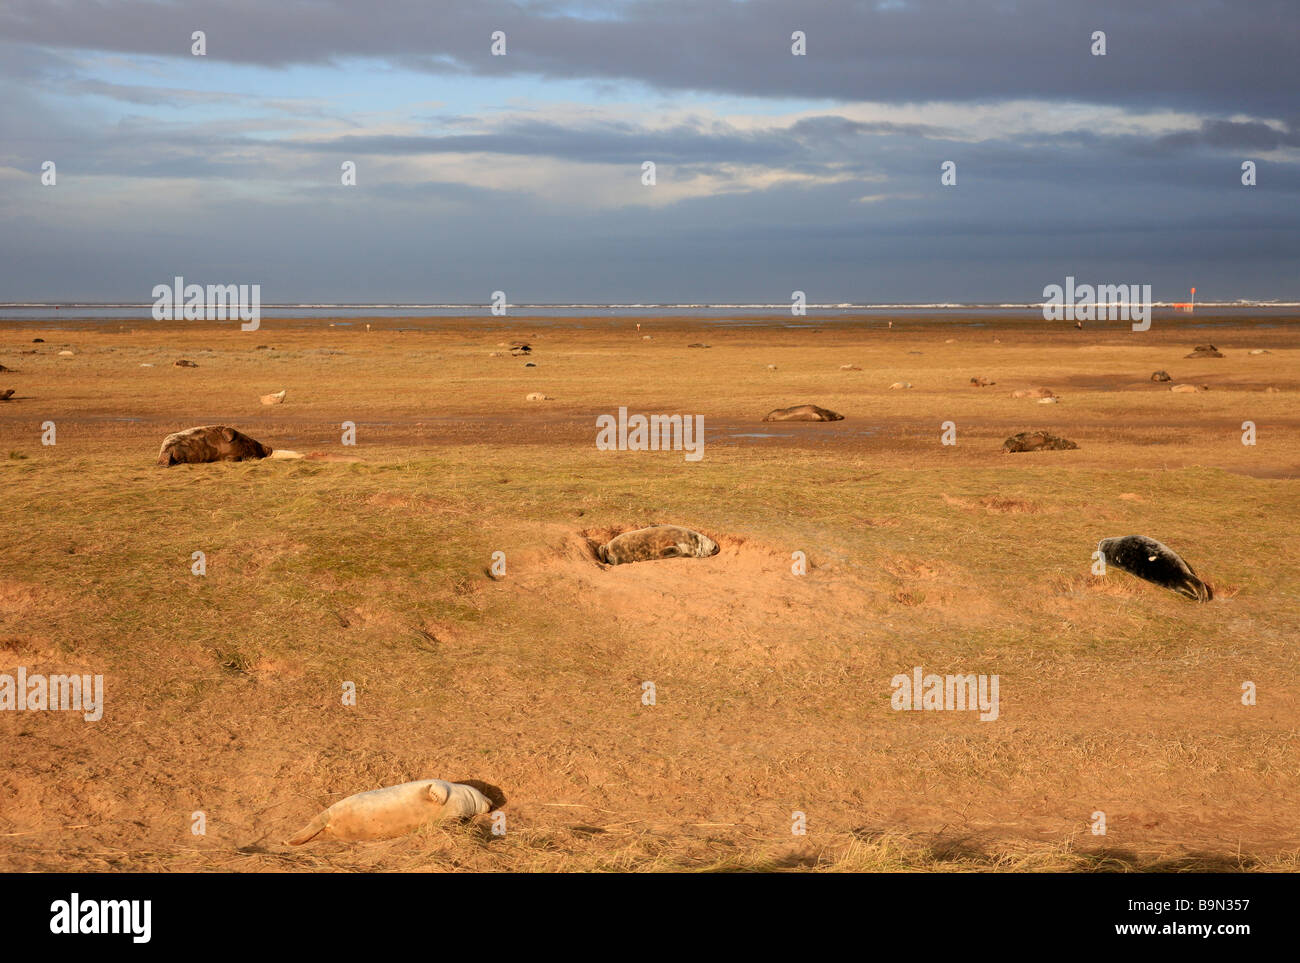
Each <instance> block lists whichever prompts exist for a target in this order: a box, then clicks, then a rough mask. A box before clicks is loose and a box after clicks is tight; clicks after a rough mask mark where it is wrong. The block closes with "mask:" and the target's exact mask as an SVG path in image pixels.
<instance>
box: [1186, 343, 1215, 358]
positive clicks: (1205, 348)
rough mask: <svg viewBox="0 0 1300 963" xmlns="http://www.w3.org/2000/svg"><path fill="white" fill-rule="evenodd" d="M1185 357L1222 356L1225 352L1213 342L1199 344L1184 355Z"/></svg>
mask: <svg viewBox="0 0 1300 963" xmlns="http://www.w3.org/2000/svg"><path fill="white" fill-rule="evenodd" d="M1183 357H1184V358H1222V357H1223V352H1222V351H1220V350H1219V349H1218V348H1216V347H1215V346H1214V345H1212V344H1198V345H1197V346H1196V347H1195V348H1193V349H1192V353H1191V354H1187V355H1183Z"/></svg>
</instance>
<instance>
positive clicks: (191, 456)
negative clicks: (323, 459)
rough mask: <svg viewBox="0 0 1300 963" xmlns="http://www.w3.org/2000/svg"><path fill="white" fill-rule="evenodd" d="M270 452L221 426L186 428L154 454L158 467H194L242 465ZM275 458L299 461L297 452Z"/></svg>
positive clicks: (169, 438) (251, 440) (265, 456)
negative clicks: (224, 463) (212, 463)
mask: <svg viewBox="0 0 1300 963" xmlns="http://www.w3.org/2000/svg"><path fill="white" fill-rule="evenodd" d="M273 451H274V449H272V448H270V447H268V446H267V445H264V444H262V443H261V442H260V441H255V440H254V439H252V438H249V437H248V436H247V435H246V434H244V433H243V432H242V431H236V430H235V429H234V428H227V427H226V426H225V425H205V426H203V427H202V428H186V429H185V430H184V431H177V432H174V433H172V434H170V435H168V436H167V437H166V438H164V439H163V443H162V450H160V451H159V452H158V464H160V465H163V466H164V467H166V466H168V465H181V464H197V463H201V462H209V461H245V460H247V459H252V458H269V457H271V455H272V452H273ZM275 456H276V457H279V458H294V457H299V458H300V457H302V456H301V455H298V453H297V452H292V451H286V452H275Z"/></svg>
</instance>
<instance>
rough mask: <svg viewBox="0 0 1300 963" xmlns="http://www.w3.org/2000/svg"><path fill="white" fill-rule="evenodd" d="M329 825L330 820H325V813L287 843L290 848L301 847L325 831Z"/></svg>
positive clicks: (291, 837)
mask: <svg viewBox="0 0 1300 963" xmlns="http://www.w3.org/2000/svg"><path fill="white" fill-rule="evenodd" d="M328 825H329V820H328V819H326V818H325V813H320V814H319V815H317V816H316V818H315V819H313V820H312V821H311V822H309V823H308V824H307V825H306V826H304V827H303V828H302V829H300V830H298V832H296V833H295V834H294V835H292V836H290V837H289V838H288V839H287V840H285V842H286V843H287V844H288V845H290V846H301V845H302V844H303V843H309V842H311V841H312V840H313V839H315V838H316V837H317V836H319V835H320V834H321V833H323V832H324V831H325V827H326V826H328Z"/></svg>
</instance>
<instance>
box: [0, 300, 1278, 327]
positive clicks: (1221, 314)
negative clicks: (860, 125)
mask: <svg viewBox="0 0 1300 963" xmlns="http://www.w3.org/2000/svg"><path fill="white" fill-rule="evenodd" d="M152 309H153V305H152V303H149V304H120V303H119V304H112V303H71V302H70V303H67V304H57V305H56V304H52V303H45V304H40V303H30V302H29V303H19V302H7V303H0V322H3V321H24V322H54V323H58V322H64V321H136V322H140V323H149V322H153V314H152ZM1196 313H1197V314H1201V315H1212V316H1213V317H1215V318H1217V319H1223V318H1242V319H1246V318H1258V319H1264V318H1277V317H1285V316H1297V315H1300V302H1296V301H1287V302H1279V301H1223V302H1212V301H1207V302H1203V303H1198V304H1197V305H1196ZM1153 315H1154V316H1155V317H1162V316H1164V317H1171V316H1176V317H1178V318H1179V319H1180V320H1184V321H1187V322H1191V321H1193V318H1194V317H1195V316H1194V315H1191V316H1189V315H1187V314H1181V313H1176V312H1175V311H1174V309H1173V305H1172V304H1171V303H1170V302H1160V301H1157V302H1155V303H1154V304H1153ZM1041 316H1042V305H1041V304H1033V303H1018V304H809V305H808V306H807V314H806V315H803V316H792V315H791V313H790V304H789V303H788V302H787V303H783V304H515V305H510V306H509V307H508V309H507V314H506V315H504V316H495V315H493V314H492V312H491V310H490V309H489V307H488V305H486V304H264V305H262V309H261V317H262V319H263V320H266V319H274V318H294V319H328V320H330V321H333V322H336V323H339V324H355V323H364V322H366V321H371V320H379V319H382V318H409V319H420V318H428V319H434V318H463V319H465V320H467V321H485V322H493V323H509V322H510V321H511V320H512V319H513V320H531V321H545V320H547V319H554V320H560V319H589V320H591V321H592V322H597V323H598V322H599V321H601V320H608V321H615V320H619V319H633V318H696V319H699V320H701V321H703V322H706V323H711V324H771V323H774V322H785V323H786V324H789V325H791V326H802V325H809V324H812V325H817V324H827V323H834V322H837V321H839V322H854V321H858V322H860V321H886V320H890V319H892V318H908V319H909V320H931V321H968V322H970V321H979V320H981V319H988V318H1013V319H1014V318H1023V319H1025V320H1029V319H1032V318H1035V317H1041ZM213 323H221V322H213Z"/></svg>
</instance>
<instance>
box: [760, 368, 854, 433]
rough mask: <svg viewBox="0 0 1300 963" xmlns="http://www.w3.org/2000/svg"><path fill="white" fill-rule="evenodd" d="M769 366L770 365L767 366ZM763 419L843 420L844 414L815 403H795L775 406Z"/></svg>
mask: <svg viewBox="0 0 1300 963" xmlns="http://www.w3.org/2000/svg"><path fill="white" fill-rule="evenodd" d="M769 367H771V366H769ZM763 420H764V421H843V420H844V416H843V415H841V414H839V413H837V412H834V411H831V410H830V409H829V408H819V407H817V405H795V406H793V407H791V408H777V409H776V410H775V411H769V412H768V413H767V415H766V416H765V417H764V418H763Z"/></svg>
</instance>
